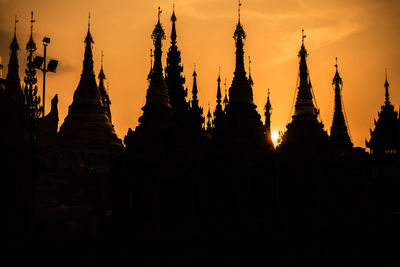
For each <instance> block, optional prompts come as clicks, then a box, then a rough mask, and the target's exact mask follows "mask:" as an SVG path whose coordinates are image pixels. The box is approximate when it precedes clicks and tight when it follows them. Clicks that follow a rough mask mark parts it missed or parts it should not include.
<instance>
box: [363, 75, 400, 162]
mask: <svg viewBox="0 0 400 267" xmlns="http://www.w3.org/2000/svg"><path fill="white" fill-rule="evenodd" d="M384 87H385V103H384V105H383V106H382V107H381V111H380V112H378V120H377V121H376V120H374V125H375V129H374V130H370V135H371V138H370V140H369V141H366V142H365V144H366V147H368V148H369V149H370V150H371V154H372V156H373V157H374V158H385V157H388V158H393V157H395V158H398V156H399V148H400V141H399V140H400V139H399V136H400V128H399V117H398V112H397V111H395V109H394V106H393V105H392V103H391V102H390V96H389V82H388V80H387V76H386V80H385V84H384Z"/></svg>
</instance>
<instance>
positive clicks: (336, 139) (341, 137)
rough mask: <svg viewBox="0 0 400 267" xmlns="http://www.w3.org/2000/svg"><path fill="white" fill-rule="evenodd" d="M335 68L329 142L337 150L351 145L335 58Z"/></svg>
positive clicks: (340, 80) (341, 86) (341, 83)
mask: <svg viewBox="0 0 400 267" xmlns="http://www.w3.org/2000/svg"><path fill="white" fill-rule="evenodd" d="M335 68H336V73H335V76H334V77H333V81H332V85H333V86H334V90H335V110H334V113H333V121H332V126H331V135H330V141H331V143H332V145H335V146H338V147H337V148H345V147H351V146H352V145H353V144H352V143H351V139H350V135H349V133H348V129H347V125H346V120H345V116H344V112H343V106H342V103H343V100H342V96H341V91H342V88H343V81H342V78H341V77H340V75H339V71H338V64H337V58H336V64H335ZM340 152H343V151H340Z"/></svg>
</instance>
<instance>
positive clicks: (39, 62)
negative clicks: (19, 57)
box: [33, 56, 43, 69]
mask: <svg viewBox="0 0 400 267" xmlns="http://www.w3.org/2000/svg"><path fill="white" fill-rule="evenodd" d="M42 64H43V57H41V56H36V57H35V59H34V60H33V66H34V67H35V69H40V68H41V67H42Z"/></svg>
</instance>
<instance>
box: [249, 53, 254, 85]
mask: <svg viewBox="0 0 400 267" xmlns="http://www.w3.org/2000/svg"><path fill="white" fill-rule="evenodd" d="M249 82H250V85H253V84H254V82H253V79H252V78H251V60H250V56H249Z"/></svg>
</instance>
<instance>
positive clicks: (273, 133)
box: [271, 131, 279, 144]
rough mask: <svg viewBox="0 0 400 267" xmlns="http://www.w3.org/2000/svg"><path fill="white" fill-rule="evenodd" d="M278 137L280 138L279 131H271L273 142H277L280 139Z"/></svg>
mask: <svg viewBox="0 0 400 267" xmlns="http://www.w3.org/2000/svg"><path fill="white" fill-rule="evenodd" d="M278 138H279V133H278V132H276V131H275V132H272V133H271V139H272V142H274V143H275V144H276V142H277V141H278Z"/></svg>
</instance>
